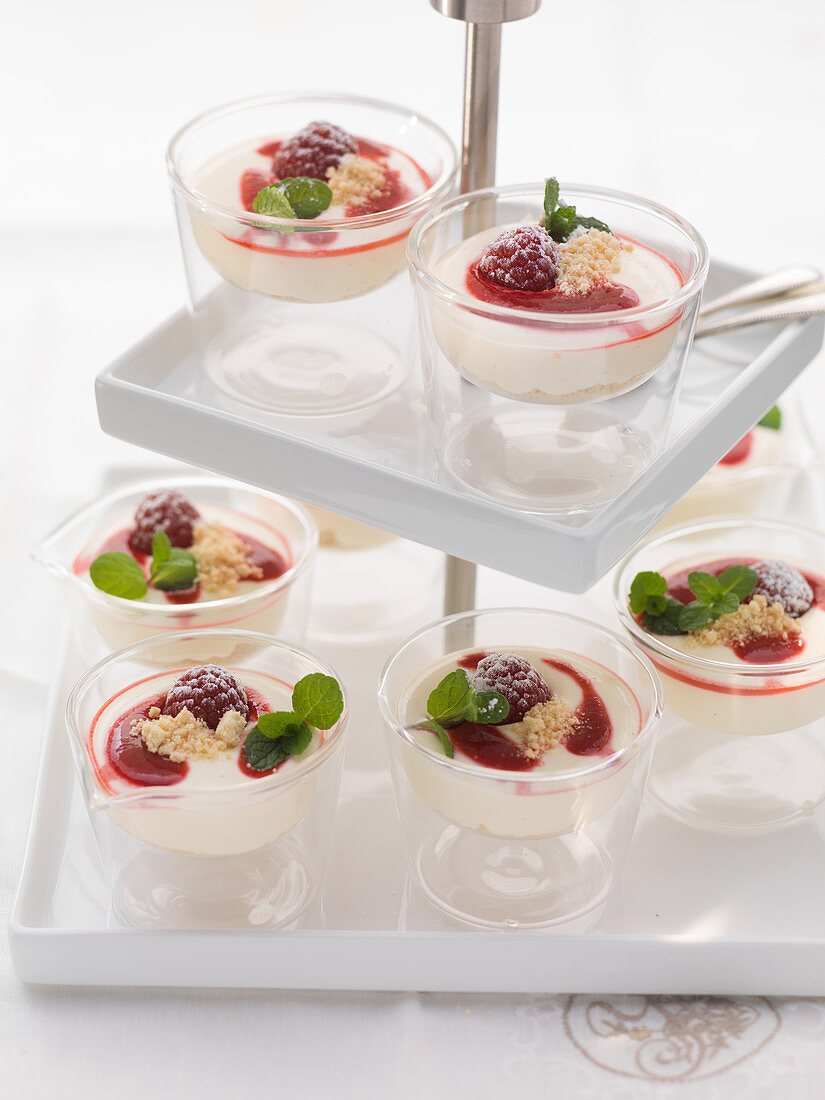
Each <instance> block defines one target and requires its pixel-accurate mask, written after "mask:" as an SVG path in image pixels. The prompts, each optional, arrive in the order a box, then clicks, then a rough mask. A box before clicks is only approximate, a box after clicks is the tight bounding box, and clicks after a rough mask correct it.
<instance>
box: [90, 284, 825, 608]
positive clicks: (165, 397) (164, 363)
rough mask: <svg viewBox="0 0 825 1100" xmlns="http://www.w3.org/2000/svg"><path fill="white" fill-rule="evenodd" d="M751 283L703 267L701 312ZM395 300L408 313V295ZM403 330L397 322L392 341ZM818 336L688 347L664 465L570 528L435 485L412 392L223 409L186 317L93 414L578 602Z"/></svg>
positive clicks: (188, 456)
mask: <svg viewBox="0 0 825 1100" xmlns="http://www.w3.org/2000/svg"><path fill="white" fill-rule="evenodd" d="M753 277H754V273H752V272H747V271H743V270H741V269H738V268H734V267H730V266H728V265H726V264H720V263H715V264H712V265H711V269H710V274H709V276H708V282H707V289H706V292H705V294H706V298H707V299H710V298H714V297H716V296H717V295H718V294H722V293H724V292H725V291H728V290H730V289H732V288H733V287H734V286H737V285H738V284H739V283H742V282H744V281H746V280H747V279H750V278H753ZM398 282H399V287H402V286H403V276H401V277H399V280H398ZM398 298H399V301H400V302H402V303H404V305H403V306H402V307H401V308H407V309H411V304H408V295H405V294H403V293H400V294H399V295H398ZM405 323H406V324H408V323H409V317H404V318H402V317H401V316H399V331H402V326H403V325H404V324H405ZM823 325H825V322H824V321H823V319H822V318H815V319H812V320H809V321H806V322H804V323H801V322H794V323H791V324H788V325H784V326H778V325H770V326H762V327H761V328H754V329H750V330H743V331H742V332H739V333H735V334H733V335H730V336H727V337H717V338H714V339H710V340H705V341H702V342H701V344H697V345H696V347H695V348H694V349H693V351H692V352H691V356H690V360H689V363H688V366H687V370H686V375H685V382H684V386H683V392H682V395H681V398H680V400H679V406H678V409H677V413H676V417H675V420H674V425H673V430H672V432H671V442H670V443H669V445H668V446H667V448H666V449H665V451H664V452H663V453H662V454H661V455H660V456H659V457H658V458H657V459H656V460H655V461H654V462H653V463H652V464H651V465H650V466H649V467H648V468H647V470H645V471H644V473H643V474H642V475H641V476H640V477H639V478H638V479H637V480H636V481H635V482H634V483H633V484H631V485H630V486H629V487H628V488H626V489H625V490H624V491H623V492H622V493H621V494H620V495H619V496H617V497H616V498H615V499H614V500H612V501H611V502H610V503H608V504H605V505H604V506H603V507H602V508H601V510H599V511H598V512H595V513H591V514H589V515H587V516H575V517H570V519H569V520H564V519H561V520H560V519H559V518H558V517H553V518H552V519H551V518H548V517H547V516H540V515H532V514H529V513H525V512H519V511H517V510H515V509H513V508H509V507H506V506H505V505H501V504H496V503H495V502H493V501H491V500H486V499H482V498H480V497H475V496H471V495H470V494H469V493H468V492H466V491H463V490H461V489H458V488H456V487H454V486H453V485H451V484H447V483H446V482H445V481H444V480H442V479H441V478H440V476H439V473H438V470H437V462H436V456H435V452H434V450H433V447H432V445H431V443H430V439H429V432H428V425H427V417H426V411H425V409H424V404H423V398H422V396H421V392H420V387H419V385H418V379H414V380H413V382H412V384H411V385H410V386H407V387H405V388H402V389H401V390H398V391H396V392H395V394H392V395H390V396H389V397H387V398H386V399H385V400H384V401H383V402H381V403H378V404H375V405H372V406H370V407H369V408H367V409H364V410H361V411H358V412H354V413H348V414H344V415H338V416H325V417H300V418H298V417H295V418H287V417H283V416H275V415H272V414H268V413H260V412H258V411H257V410H256V409H254V408H252V407H250V406H248V405H245V404H242V403H241V402H238V401H235V400H233V399H232V398H230V397H228V396H225V395H224V394H223V393H222V392H221V391H219V390H217V389H216V388H215V387H214V386H213V385H212V383H211V382H210V381H209V379H208V377H207V375H206V373H205V371H204V369H203V366H202V364H201V361H200V357H199V354H198V352H197V349H196V343H195V336H196V333H195V328H194V324H193V322H192V321H191V320H190V318H189V315H188V314H187V313H185V312H180V313H177V314H175V316H174V317H172V318H170V319H169V320H168V321H167V322H166V323H165V324H164V325H162V326H161V327H160V328H158V329H156V330H155V331H154V332H152V333H150V334H149V336H147V337H146V338H145V339H144V340H143V341H142V342H141V343H139V344H138V345H136V346H135V347H134V348H132V349H131V350H130V351H128V352H126V354H125V355H122V356H121V357H120V358H119V359H118V360H116V361H115V362H114V363H113V364H112V365H111V366H109V367H107V368H106V369H105V370H104V371H103V372H102V373H101V374H100V375H99V376H98V379H97V404H98V413H99V416H100V423H101V425H102V427H103V429H104V431H106V432H108V433H109V434H110V435H114V436H117V437H118V438H120V439H124V440H127V441H128V442H130V443H136V444H137V445H139V446H141V447H146V448H148V449H149V450H152V451H158V452H160V453H162V454H166V455H169V456H171V457H174V458H178V459H182V460H184V461H186V462H189V463H192V464H194V465H196V466H200V467H203V468H204V469H207V470H213V471H215V472H216V473H220V474H225V475H227V476H229V477H234V478H237V479H238V480H240V481H244V482H247V483H248V484H252V485H258V486H260V487H262V488H265V489H273V490H276V491H277V492H281V493H286V494H288V495H290V496H294V497H296V498H297V499H299V500H303V501H307V502H308V503H311V504H317V505H320V506H321V507H323V508H328V509H330V510H331V511H334V512H338V513H340V514H341V515H345V516H350V517H351V518H353V519H357V520H361V521H363V522H365V523H369V524H372V525H374V526H376V527H381V528H383V529H384V530H387V531H392V532H394V533H395V534H398V535H402V536H404V537H406V538H409V539H413V540H414V541H416V542H422V543H427V544H429V545H430V546H434V547H436V548H438V549H440V550H444V551H446V552H447V553H449V554H453V555H455V556H456V557H460V558H465V559H467V560H470V561H475V562H479V563H480V564H483V565H487V566H490V567H492V568H493V569H499V570H502V571H503V572H505V573H510V574H512V575H514V576H519V577H523V578H525V579H526V580H530V581H535V582H537V583H539V584H544V585H549V586H551V587H553V588H556V589H559V590H561V591H567V592H584V591H585V590H586V589H587V588H589V587H590V586H591V585H592V584H593V583H594V582H595V581H596V580H598V579H599V578H600V577H601V576H603V575H604V574H605V573H606V572H607V570H608V569H609V568H610V567H611V566H612V565H613V564H614V563H615V562H616V561H617V560H618V559H619V558H620V557H621V556H622V554H624V553H625V552H626V551H627V550H628V549H629V548H630V547H631V546H633V544H634V543H635V542H636V541H637V540H638V539H639V538H641V537H642V536H643V535H644V534H645V533H646V532H647V531H648V530H649V529H650V528H651V527H653V525H654V524H655V523H656V522H657V521H658V520H659V519H660V518H661V517H662V516H663V515H664V514H665V512H666V511H667V510H668V509H669V508H670V507H671V506H672V505H673V503H674V502H675V501H676V500H678V498H679V497H681V496H682V495H683V494H684V493H685V492H686V491H687V489H689V488H690V486H691V485H693V484H694V483H695V482H696V481H697V480H698V479H699V478H700V477H701V476H702V474H704V473H705V472H706V471H707V470H708V469H709V468H710V467H711V466H712V465H713V464H714V462H716V461H717V460H718V459H719V458H721V456H722V455H723V454H725V452H726V451H728V450H729V449H730V448H731V447H732V446H733V444H734V443H735V442H736V441H737V440H738V439H739V438H740V437H741V436H742V435H744V433H745V432H746V431H747V430H748V429H749V428H751V427H752V426H753V424H754V423H755V422H756V421H757V420H758V419H759V418H760V417H761V416H762V415H763V414H764V413H765V411H766V410H767V409H768V408H769V407H770V406H771V405H772V404H773V403H774V402H775V401H776V399H777V398H778V397H779V396H780V394H781V393H783V391H784V390H785V389H786V388H787V387H788V386H789V385H790V383H791V382H792V381H793V380H794V379H795V378H796V376H797V375H798V374H799V373H800V372H801V371H802V369H803V368H804V367H805V366H806V365H807V364H808V363H809V362H810V361H811V359H812V358H813V357H814V356H815V355H816V353H817V352H818V351H819V349H820V347H821V344H822V338H823Z"/></svg>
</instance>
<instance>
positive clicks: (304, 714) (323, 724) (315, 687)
mask: <svg viewBox="0 0 825 1100" xmlns="http://www.w3.org/2000/svg"><path fill="white" fill-rule="evenodd" d="M292 706H293V708H294V710H295V713H296V715H297V716H298V718H299V720H300V721H302V722H307V723H308V724H309V725H310V726H315V727H316V729H319V730H328V729H331V728H332V727H333V726H334V725H335V723H336V722H337V721H338V719H339V718H340V717H341V715H342V713H343V711H344V696H343V693H342V691H341V687H340V685H339V683H338V681H337V680H334V679H333V678H332V676H325V675H324V673H323V672H312V673H310V674H309V676H304V677H303V678H302V679H300V680H299V681H298V683H297V684H296V685H295V687H294V689H293V692H292Z"/></svg>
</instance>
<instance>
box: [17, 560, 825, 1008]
mask: <svg viewBox="0 0 825 1100" xmlns="http://www.w3.org/2000/svg"><path fill="white" fill-rule="evenodd" d="M501 580H504V579H503V578H501ZM508 583H509V585H510V586H511V588H512V587H513V586H516V585H517V586H518V587H522V586H521V584H520V582H512V581H510V582H508ZM567 601H569V603H568V606H569V605H570V604H572V601H570V600H569V597H568V598H567ZM494 602H498V600H496V601H494ZM565 602H566V601H565V597H560V598H559V599H558V600H557V601H556V604H557V605H561V606H565ZM576 602H577V604H578V605H579V609H580V610H581V602H582V601H581V599H579V600H577V601H576ZM588 602H589V601H588ZM597 613H598V612H597ZM371 663H372V664H374V663H377V661H374V662H373V661H370V660H366V661H364V662H363V665H364V667H367V668H368V667H369V666H370V664H371ZM79 672H80V669H79V668H78V667H77V664H76V659H75V658H72V657H71V656H70V655H69V656H67V659H66V661H65V662H64V666H63V668H62V670H61V673H60V675H59V676H58V677H57V681H56V684H55V690H54V695H53V698H52V705H51V708H50V717H49V725H48V730H47V735H46V740H45V746H44V753H43V760H42V764H41V769H40V779H39V785H38V791H37V798H36V803H35V808H34V816H33V821H32V828H31V835H30V838H29V845H28V849H27V852H26V858H25V864H24V870H23V875H22V879H21V882H20V886H19V890H18V896H17V899H16V902H15V906H14V910H13V913H12V920H11V934H10V939H11V947H12V953H13V957H14V961H15V964H16V966H17V969H18V972H19V973H20V975H21V977H22V978H23V979H25V980H26V981H30V982H43V983H68V984H80V985H153V986H164V985H165V986H232V987H236V986H250V987H251V986H257V987H268V988H292V989H382V990H452V991H457V992H459V991H460V992H463V991H490V992H551V991H552V992H558V991H567V992H581V993H595V992H600V993H704V994H711V993H718V994H750V993H762V994H788V995H818V994H825V925H823V921H822V912H823V906H825V876H824V875H823V874H822V873H821V868H822V867H823V866H825V808H821V809H820V811H819V812H817V813H815V814H813V815H812V816H811V817H810V819H808V820H806V821H805V822H803V823H801V824H796V825H793V826H791V827H789V828H787V829H785V830H784V831H780V832H776V833H773V834H766V835H762V836H758V837H753V836H751V837H743V838H738V837H737V838H735V837H730V836H723V835H719V834H713V833H710V832H707V833H705V832H702V831H699V830H694V829H691V828H688V827H686V826H682V825H680V824H678V823H677V822H676V821H674V820H672V819H671V818H669V817H666V816H665V815H664V814H662V813H661V812H659V811H658V810H657V809H656V807H655V806H654V805H652V804H647V805H645V806H644V808H643V811H642V817H641V819H640V822H639V826H638V828H637V831H636V835H635V838H634V842H633V846H632V849H631V853H630V858H629V861H628V864H627V867H626V870H625V874H624V878H623V881H622V885H621V888H620V890H619V892H618V894H617V895H616V896H615V898H614V899H613V901H612V902H611V904H610V907H609V909H608V911H607V912H606V913H605V915H604V916H603V917H602V919H601V921H600V923H599V925H598V926H597V930H596V931H593V932H589V933H587V934H573V933H560V932H557V931H555V932H533V933H524V932H502V933H499V934H490V933H486V932H475V931H472V930H465V929H461V928H459V927H458V926H455V925H450V924H448V923H447V922H446V921H445V920H443V919H442V918H441V917H440V916H439V915H438V914H436V913H435V911H433V910H431V909H430V908H429V906H428V905H427V904H426V903H425V902H424V901H423V900H421V899H420V898H419V897H418V896H417V895H416V893H415V892H414V890H412V889H411V887H410V884H409V883H408V881H407V878H406V870H405V861H404V857H403V854H402V847H401V836H400V830H399V827H398V823H397V820H396V816H395V809H394V806H393V802H392V793H391V790H390V783H389V777H388V774H387V771H386V767H385V762H384V755H383V751H382V749H381V747H380V744H381V731H380V730H379V728H378V727H377V725H375V724H374V725H373V726H370V723H369V722H364V723H360V726H361V728H356V725H355V724H354V725H353V729H352V730H351V731H350V733H351V734H352V735H353V737H358V738H360V739H361V740H359V741H358V742H355V741H353V742H352V743H351V744H350V746H349V747H348V756H347V764H346V766H345V772H344V782H343V788H342V792H341V800H340V803H339V807H338V812H337V817H336V820H335V826H334V828H335V844H334V850H333V855H332V860H331V870H330V874H329V878H328V882H327V886H326V890H325V893H324V896H323V899H322V901H321V902H319V903H318V904H316V905H315V907H314V908H313V909H312V910H311V911H310V912H309V913H308V914H306V916H305V917H304V918H303V920H302V922H301V924H300V926H299V927H296V928H294V929H290V930H282V931H254V930H252V931H239V932H235V931H214V932H213V931H198V932H186V931H174V932H166V931H156V930H152V931H145V930H141V929H138V928H125V927H122V926H118V925H117V924H115V923H113V921H112V919H111V916H110V914H109V900H108V893H107V888H106V886H105V883H104V881H103V878H102V875H101V872H100V870H99V866H98V861H97V854H96V851H95V848H94V843H93V839H92V834H91V829H90V826H89V824H88V821H87V818H86V813H85V808H84V807H83V805H82V803H81V798H80V791H79V787H78V785H77V782H76V780H75V775H74V770H73V767H72V761H71V759H70V754H69V747H68V738H67V736H66V733H65V729H64V727H63V710H64V702H65V699H66V697H67V695H68V692H69V690H70V687H71V685H72V683H73V682H74V679H75V678H76V676H77V675H78V674H79ZM373 672H374V668H373V669H371V670H370V671H369V673H368V674H367V675H366V676H365V679H364V682H363V683H362V684H358V685H356V686H355V687H356V690H357V691H358V692H360V693H361V696H362V698H369V697H371V696H372V693H373V692H374V686H373V682H372V681H373ZM376 716H377V710H376ZM376 721H377V718H376ZM370 739H371V741H372V744H371V743H370ZM365 761H366V762H368V763H369V765H370V766H367V767H365V766H364V762H365Z"/></svg>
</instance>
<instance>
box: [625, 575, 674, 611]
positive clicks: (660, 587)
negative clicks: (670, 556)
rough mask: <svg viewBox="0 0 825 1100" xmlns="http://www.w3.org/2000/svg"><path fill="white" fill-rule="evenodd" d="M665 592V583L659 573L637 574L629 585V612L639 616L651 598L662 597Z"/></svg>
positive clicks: (646, 607) (645, 609)
mask: <svg viewBox="0 0 825 1100" xmlns="http://www.w3.org/2000/svg"><path fill="white" fill-rule="evenodd" d="M666 592H667V581H666V580H665V578H664V577H663V576H662V574H661V573H652V572H646V573H637V574H636V576H635V577H634V578H633V583H632V584H631V585H630V610H631V611H632V612H633V614H634V615H641V614H642V612H644V611H647V609H648V600H649V599H650V598H651V597H656V596H664V595H665V593H666Z"/></svg>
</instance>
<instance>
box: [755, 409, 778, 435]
mask: <svg viewBox="0 0 825 1100" xmlns="http://www.w3.org/2000/svg"><path fill="white" fill-rule="evenodd" d="M758 426H759V427H760V428H771V429H772V430H773V431H775V432H778V431H779V429H780V428H781V427H782V410H781V409H780V408H779V406H778V405H773V406H772V407H771V408H770V409H768V411H767V412H766V413H765V415H764V416H763V417H762V419H761V420H760V421H759V425H758Z"/></svg>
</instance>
